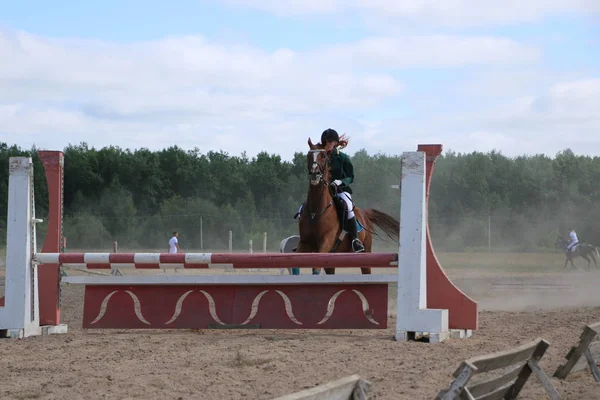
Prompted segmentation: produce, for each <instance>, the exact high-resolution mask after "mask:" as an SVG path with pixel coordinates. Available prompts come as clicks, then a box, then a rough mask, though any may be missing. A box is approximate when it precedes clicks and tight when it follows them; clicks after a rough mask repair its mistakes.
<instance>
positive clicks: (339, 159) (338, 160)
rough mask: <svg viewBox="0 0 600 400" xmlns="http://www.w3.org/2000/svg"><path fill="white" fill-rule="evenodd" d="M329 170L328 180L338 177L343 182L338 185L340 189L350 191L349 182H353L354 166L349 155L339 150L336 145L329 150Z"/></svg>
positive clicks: (331, 180)
mask: <svg viewBox="0 0 600 400" xmlns="http://www.w3.org/2000/svg"><path fill="white" fill-rule="evenodd" d="M329 172H330V174H329V180H330V182H333V181H335V180H336V179H339V180H340V181H342V182H344V184H343V185H342V186H340V190H341V191H343V192H348V193H352V188H350V184H351V183H352V182H354V166H353V165H352V161H351V160H350V157H349V156H348V155H347V154H346V153H343V152H341V151H340V150H339V149H338V148H337V147H336V148H334V149H333V151H332V152H331V164H330V166H329Z"/></svg>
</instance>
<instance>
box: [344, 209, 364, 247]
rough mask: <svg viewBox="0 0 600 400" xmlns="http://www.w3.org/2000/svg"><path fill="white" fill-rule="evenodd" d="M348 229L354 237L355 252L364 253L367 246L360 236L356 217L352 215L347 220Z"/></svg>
mask: <svg viewBox="0 0 600 400" xmlns="http://www.w3.org/2000/svg"><path fill="white" fill-rule="evenodd" d="M346 230H347V231H348V233H349V234H350V237H351V238H352V250H353V251H354V252H355V253H362V252H363V251H365V246H363V244H362V242H361V241H360V239H359V238H358V227H357V226H356V217H352V218H350V219H348V220H346Z"/></svg>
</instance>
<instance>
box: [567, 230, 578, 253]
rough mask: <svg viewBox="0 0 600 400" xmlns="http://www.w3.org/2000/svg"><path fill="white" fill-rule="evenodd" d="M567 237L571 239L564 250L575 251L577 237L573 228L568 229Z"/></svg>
mask: <svg viewBox="0 0 600 400" xmlns="http://www.w3.org/2000/svg"><path fill="white" fill-rule="evenodd" d="M569 239H571V241H570V242H569V245H568V246H567V250H566V252H567V253H568V252H570V251H575V249H576V248H577V245H578V244H579V239H577V233H576V232H575V229H570V230H569Z"/></svg>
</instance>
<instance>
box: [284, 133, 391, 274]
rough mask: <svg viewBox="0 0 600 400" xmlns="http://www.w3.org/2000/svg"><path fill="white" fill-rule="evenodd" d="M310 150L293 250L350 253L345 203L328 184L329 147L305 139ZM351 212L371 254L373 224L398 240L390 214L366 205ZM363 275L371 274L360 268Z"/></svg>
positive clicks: (328, 270)
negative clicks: (305, 188) (296, 238)
mask: <svg viewBox="0 0 600 400" xmlns="http://www.w3.org/2000/svg"><path fill="white" fill-rule="evenodd" d="M308 146H309V148H310V150H309V151H308V153H307V155H306V163H307V172H308V176H309V186H308V193H307V195H306V201H305V202H304V203H303V204H302V211H301V212H300V219H299V223H298V225H299V235H300V239H299V241H298V245H297V247H296V250H295V251H296V253H335V252H340V253H342V252H353V250H352V243H351V241H352V239H351V238H350V235H347V232H346V230H345V229H343V224H344V223H346V222H347V221H346V218H345V203H344V201H343V200H342V199H340V198H338V197H337V196H336V194H337V193H336V192H335V189H333V188H332V187H331V185H330V184H329V175H330V171H329V164H330V157H331V150H326V149H325V148H324V146H323V145H321V144H320V143H319V144H316V145H315V144H313V143H312V140H311V139H310V138H309V139H308ZM354 214H355V215H356V221H357V223H358V224H359V226H358V231H359V232H358V235H359V236H358V237H359V239H360V240H361V242H362V243H363V246H364V247H365V252H367V253H370V252H371V247H372V244H373V237H374V236H378V235H377V234H376V233H375V232H373V231H372V229H373V227H374V226H376V227H378V228H379V229H381V230H382V231H383V232H385V233H386V234H387V236H388V237H389V238H391V239H393V240H395V241H398V238H399V235H400V222H399V221H398V220H396V219H395V218H394V217H392V216H391V215H388V214H386V213H384V212H381V211H379V210H376V209H373V208H369V209H361V208H359V207H356V206H354ZM320 271H321V268H313V274H319V273H320ZM361 273H362V274H363V275H369V274H371V268H370V267H364V268H361ZM325 274H327V275H333V274H335V268H325Z"/></svg>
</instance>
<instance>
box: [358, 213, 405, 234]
mask: <svg viewBox="0 0 600 400" xmlns="http://www.w3.org/2000/svg"><path fill="white" fill-rule="evenodd" d="M363 212H364V213H365V216H366V217H367V218H368V219H369V221H371V223H372V224H373V225H375V226H377V227H378V228H379V229H381V230H382V231H383V232H385V233H386V235H388V236H389V237H390V239H393V240H395V241H398V240H399V237H400V222H399V221H398V220H397V219H396V218H394V217H392V216H391V215H389V214H386V213H384V212H381V211H379V210H376V209H374V208H368V209H365V210H363ZM373 235H375V236H377V235H376V234H375V232H373Z"/></svg>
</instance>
